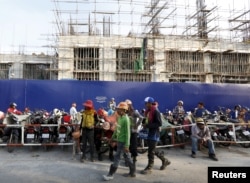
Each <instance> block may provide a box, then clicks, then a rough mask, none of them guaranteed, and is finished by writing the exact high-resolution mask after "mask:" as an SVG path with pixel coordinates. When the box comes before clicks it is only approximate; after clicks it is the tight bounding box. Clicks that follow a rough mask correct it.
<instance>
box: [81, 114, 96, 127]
mask: <svg viewBox="0 0 250 183" xmlns="http://www.w3.org/2000/svg"><path fill="white" fill-rule="evenodd" d="M94 114H95V113H94V111H92V110H91V111H84V112H83V113H82V127H83V128H94V125H95V118H94Z"/></svg>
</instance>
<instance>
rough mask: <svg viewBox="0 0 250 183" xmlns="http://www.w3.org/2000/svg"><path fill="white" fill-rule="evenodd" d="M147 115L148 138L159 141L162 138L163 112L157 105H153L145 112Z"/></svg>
mask: <svg viewBox="0 0 250 183" xmlns="http://www.w3.org/2000/svg"><path fill="white" fill-rule="evenodd" d="M145 115H146V116H147V120H148V123H147V124H146V126H145V127H146V128H148V140H154V141H159V138H160V127H161V126H162V120H161V113H160V111H159V110H158V109H157V108H156V107H153V106H152V107H151V108H150V109H148V110H147V111H146V113H145Z"/></svg>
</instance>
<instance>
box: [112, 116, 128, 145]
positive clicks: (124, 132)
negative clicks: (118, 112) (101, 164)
mask: <svg viewBox="0 0 250 183" xmlns="http://www.w3.org/2000/svg"><path fill="white" fill-rule="evenodd" d="M130 135H131V132H130V119H129V117H128V115H127V114H125V115H123V116H119V117H118V120H117V125H116V129H115V131H114V133H113V135H112V139H113V140H116V141H118V142H122V143H124V144H125V147H127V148H128V147H129V145H130Z"/></svg>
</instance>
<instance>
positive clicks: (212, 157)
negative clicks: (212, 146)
mask: <svg viewBox="0 0 250 183" xmlns="http://www.w3.org/2000/svg"><path fill="white" fill-rule="evenodd" d="M209 158H210V159H212V160H214V161H219V160H218V158H217V157H216V156H215V154H209Z"/></svg>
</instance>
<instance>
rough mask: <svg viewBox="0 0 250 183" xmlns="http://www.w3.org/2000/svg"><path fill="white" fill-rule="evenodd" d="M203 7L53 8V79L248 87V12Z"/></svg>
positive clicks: (88, 4) (107, 4) (141, 2)
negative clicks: (54, 58)
mask: <svg viewBox="0 0 250 183" xmlns="http://www.w3.org/2000/svg"><path fill="white" fill-rule="evenodd" d="M216 2H217V1H216ZM232 2H233V3H231V5H234V1H232ZM208 3H211V1H208V2H205V0H187V1H183V0H176V1H172V0H151V1H145V0H131V1H126V0H119V1H117V0H106V1H103V0H102V1H100V0H93V1H80V0H78V1H63V0H61V1H59V0H54V4H55V10H54V14H55V17H56V22H55V24H56V26H57V28H58V29H57V30H58V31H57V37H56V40H57V53H58V58H57V59H58V68H53V69H54V71H56V69H57V71H58V79H78V80H102V81H139V82H150V81H154V82H205V83H250V44H249V43H250V11H249V4H245V5H244V6H243V8H240V7H236V6H231V7H230V9H223V7H224V6H223V7H222V6H220V5H218V4H216V3H215V4H212V5H211V4H208ZM246 3H247V1H246ZM237 8H239V9H237ZM223 15H224V16H225V17H223Z"/></svg>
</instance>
